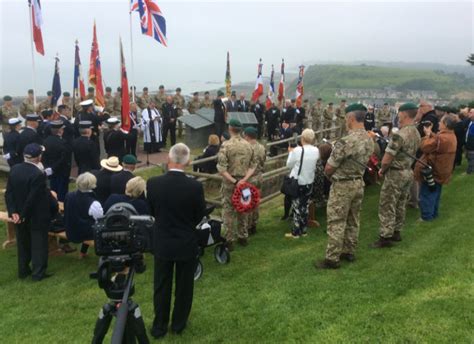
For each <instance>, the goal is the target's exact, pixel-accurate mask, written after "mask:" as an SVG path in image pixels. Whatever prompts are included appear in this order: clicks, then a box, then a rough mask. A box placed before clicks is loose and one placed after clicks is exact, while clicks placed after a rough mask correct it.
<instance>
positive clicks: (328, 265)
mask: <svg viewBox="0 0 474 344" xmlns="http://www.w3.org/2000/svg"><path fill="white" fill-rule="evenodd" d="M314 266H315V267H316V268H317V269H339V268H340V267H341V264H339V262H335V261H332V260H329V259H324V260H323V261H320V262H316V263H314Z"/></svg>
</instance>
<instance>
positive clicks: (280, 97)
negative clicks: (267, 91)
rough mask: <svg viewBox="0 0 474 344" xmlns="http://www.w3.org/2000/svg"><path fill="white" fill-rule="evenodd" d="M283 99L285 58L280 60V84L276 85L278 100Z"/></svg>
mask: <svg viewBox="0 0 474 344" xmlns="http://www.w3.org/2000/svg"><path fill="white" fill-rule="evenodd" d="M283 99H285V60H283V59H282V60H281V74H280V84H279V85H278V101H279V102H282V101H283Z"/></svg>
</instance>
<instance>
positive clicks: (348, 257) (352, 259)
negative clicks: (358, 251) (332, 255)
mask: <svg viewBox="0 0 474 344" xmlns="http://www.w3.org/2000/svg"><path fill="white" fill-rule="evenodd" d="M339 258H340V259H341V260H345V261H346V262H349V263H353V262H355V260H356V257H355V256H354V255H353V254H352V253H343V254H341V255H340V256H339Z"/></svg>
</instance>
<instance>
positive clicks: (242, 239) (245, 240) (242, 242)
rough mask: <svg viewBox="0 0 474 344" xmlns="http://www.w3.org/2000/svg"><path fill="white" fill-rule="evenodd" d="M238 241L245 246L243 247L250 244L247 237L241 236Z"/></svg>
mask: <svg viewBox="0 0 474 344" xmlns="http://www.w3.org/2000/svg"><path fill="white" fill-rule="evenodd" d="M238 243H239V245H240V246H243V247H245V246H247V245H248V244H249V242H248V241H247V239H246V238H239V240H238Z"/></svg>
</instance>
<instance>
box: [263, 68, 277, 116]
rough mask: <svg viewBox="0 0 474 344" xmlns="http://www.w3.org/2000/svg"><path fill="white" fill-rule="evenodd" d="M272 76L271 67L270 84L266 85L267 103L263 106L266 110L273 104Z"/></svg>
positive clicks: (273, 85)
mask: <svg viewBox="0 0 474 344" xmlns="http://www.w3.org/2000/svg"><path fill="white" fill-rule="evenodd" d="M274 74H275V70H274V69H273V65H272V73H271V74H270V84H269V85H268V94H267V102H266V104H265V105H266V107H267V109H269V108H270V107H271V106H272V104H273V95H274V94H275V82H274V80H273V76H274Z"/></svg>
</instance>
